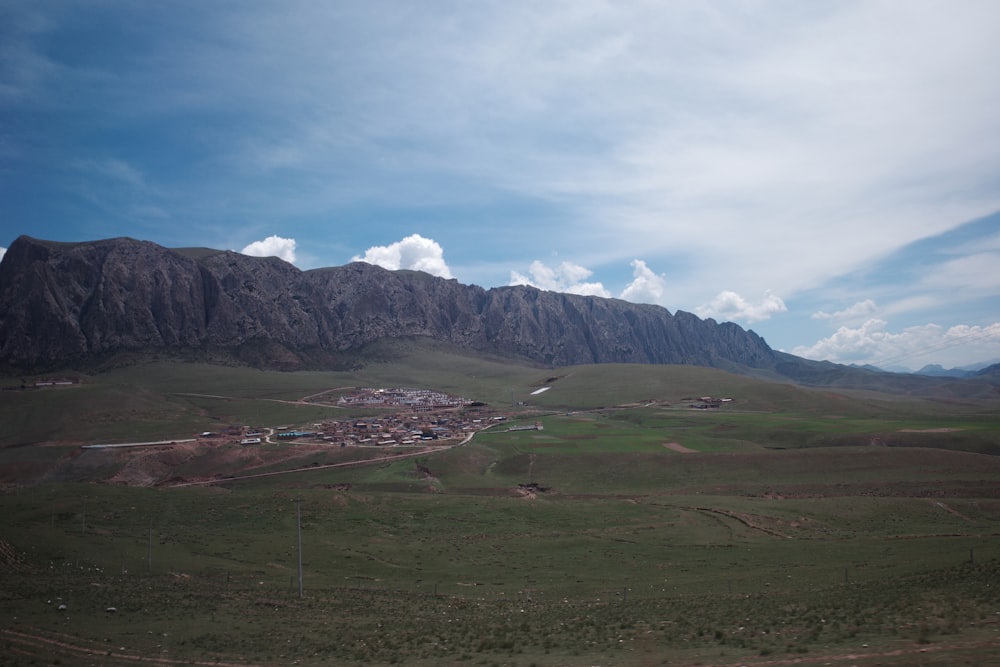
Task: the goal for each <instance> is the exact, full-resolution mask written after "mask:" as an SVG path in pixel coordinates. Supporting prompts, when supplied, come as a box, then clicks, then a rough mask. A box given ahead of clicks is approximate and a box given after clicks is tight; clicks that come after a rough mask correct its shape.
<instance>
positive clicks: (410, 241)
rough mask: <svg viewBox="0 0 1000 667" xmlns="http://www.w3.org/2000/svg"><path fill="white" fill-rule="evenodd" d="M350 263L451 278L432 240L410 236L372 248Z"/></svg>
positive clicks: (442, 252)
mask: <svg viewBox="0 0 1000 667" xmlns="http://www.w3.org/2000/svg"><path fill="white" fill-rule="evenodd" d="M351 261H352V262H368V263H369V264H375V265H376V266H381V267H382V268H385V269H389V270H391V271H396V270H399V269H410V270H413V271H423V272H425V273H429V274H431V275H432V276H438V277H439V278H451V277H452V275H451V270H450V269H449V268H448V265H447V264H446V263H445V261H444V250H442V249H441V246H440V245H439V244H438V243H437V242H436V241H434V240H433V239H427V238H424V237H423V236H421V235H420V234H411V235H409V236H407V237H406V238H405V239H403V240H401V241H396V242H395V243H391V244H389V245H387V246H372V247H371V248H368V250H366V251H365V254H364V256H357V255H356V256H354V257H353V258H351Z"/></svg>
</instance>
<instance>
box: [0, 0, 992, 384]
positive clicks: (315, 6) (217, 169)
mask: <svg viewBox="0 0 1000 667" xmlns="http://www.w3.org/2000/svg"><path fill="white" fill-rule="evenodd" d="M997 63H1000V3H997V2H995V0H960V1H959V2H953V1H946V0H938V1H931V2H929V1H924V0H908V1H907V2H899V1H898V0H892V1H881V0H861V1H854V0H838V1H837V2H827V1H822V2H800V1H798V0H789V1H781V0H775V1H756V0H726V1H722V0H720V1H717V2H716V1H712V0H671V1H669V2H660V1H655V2H653V1H649V2H646V1H639V0H636V1H630V0H619V1H611V0H608V1H598V0H548V1H546V2H535V1H524V0H504V1H503V2H499V1H496V2H495V1H492V0H481V1H477V2H464V1H461V0H454V1H450V0H429V1H428V2H422V3H414V2H408V1H402V0H363V1H360V0H359V1H353V0H343V1H339V2H336V3H332V2H330V3H317V2H312V1H311V0H283V1H282V2H280V3H277V2H263V1H260V0H243V1H241V2H228V1H223V0H220V1H217V2H204V1H203V0H198V1H197V2H192V1H188V0H173V1H172V2H125V1H118V0H72V1H69V0H46V2H37V1H35V0H0V248H3V249H5V248H7V247H9V245H10V243H11V242H13V240H14V239H15V238H17V237H18V236H19V235H21V234H27V235H29V236H33V237H35V238H42V239H48V240H56V241H88V240H96V239H103V238H112V237H119V236H129V237H132V238H138V239H143V240H148V241H153V242H155V243H158V244H161V245H164V246H167V247H191V246H199V247H211V248H219V249H231V250H235V251H238V252H243V253H246V254H251V255H264V256H267V255H275V256H278V257H281V258H283V259H285V260H287V261H289V262H291V263H293V264H295V265H296V266H298V267H299V268H300V269H303V270H308V269H312V268H318V267H324V266H338V265H342V264H346V263H348V262H351V261H358V260H360V261H367V262H371V263H375V264H379V265H382V266H385V267H387V268H391V269H395V268H412V269H419V270H423V271H427V272H428V273H432V274H434V275H438V276H442V277H446V278H454V279H456V280H458V281H460V282H462V283H466V284H475V285H480V286H482V287H486V288H490V287H499V286H504V285H511V284H525V285H534V286H536V287H539V288H541V289H546V290H555V291H562V292H572V293H579V294H588V295H595V296H602V297H613V298H620V299H625V300H628V301H633V302H637V303H653V304H658V305H661V306H664V307H666V308H667V309H669V310H670V311H671V312H676V311H678V310H683V311H688V312H692V313H695V314H697V315H699V316H701V317H711V318H714V319H715V320H717V321H732V322H735V323H737V324H739V325H741V326H743V327H745V328H749V329H753V330H754V331H755V332H756V333H758V334H760V335H761V336H763V337H764V339H765V340H766V341H767V342H768V343H769V344H770V345H771V346H772V347H773V348H775V349H779V350H783V351H786V352H791V353H793V354H797V355H800V356H805V357H808V358H812V359H828V360H831V361H835V362H839V363H859V364H864V363H870V364H875V365H879V366H882V367H886V368H900V369H902V368H906V369H912V370H915V369H918V368H920V367H922V366H924V365H926V364H940V365H942V366H944V367H946V368H952V367H960V366H965V365H969V364H975V363H980V362H995V361H1000V114H998V113H997V110H998V109H1000V76H998V75H997V71H996V70H997ZM0 252H2V250H0Z"/></svg>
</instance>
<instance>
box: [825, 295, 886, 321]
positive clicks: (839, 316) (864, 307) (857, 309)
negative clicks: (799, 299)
mask: <svg viewBox="0 0 1000 667" xmlns="http://www.w3.org/2000/svg"><path fill="white" fill-rule="evenodd" d="M876 310H878V306H877V305H875V302H874V301H872V300H871V299H865V300H864V301H858V302H857V303H856V304H854V305H853V306H851V307H849V308H845V309H844V310H838V311H837V312H835V313H827V312H824V311H822V310H820V311H817V312H815V313H813V314H812V318H813V319H814V320H832V321H835V322H843V321H851V320H857V319H859V318H867V317H869V316H871V314H872V313H874V312H875V311H876Z"/></svg>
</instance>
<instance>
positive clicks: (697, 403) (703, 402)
mask: <svg viewBox="0 0 1000 667" xmlns="http://www.w3.org/2000/svg"><path fill="white" fill-rule="evenodd" d="M681 400H682V401H694V403H690V404H688V407H689V408H695V409H696V410H708V409H710V408H721V407H722V404H723V403H732V402H733V399H732V398H716V397H715V396H699V397H698V398H691V397H690V396H688V397H685V398H682V399H681Z"/></svg>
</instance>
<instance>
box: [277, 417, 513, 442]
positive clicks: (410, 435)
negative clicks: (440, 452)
mask: <svg viewBox="0 0 1000 667" xmlns="http://www.w3.org/2000/svg"><path fill="white" fill-rule="evenodd" d="M500 419H501V420H502V419H506V418H505V417H501V418H500ZM491 423H495V418H494V419H481V418H474V417H471V416H465V415H459V414H456V413H454V412H451V413H433V414H429V413H426V412H421V413H420V414H419V416H418V415H417V414H413V413H406V414H402V413H400V414H395V413H394V414H387V415H383V416H380V417H368V418H364V419H346V420H341V421H325V422H322V423H319V424H314V425H313V426H314V427H315V428H316V431H315V432H303V431H279V432H278V434H277V437H278V438H279V439H281V440H298V439H305V440H311V441H315V442H325V443H328V444H331V445H335V446H336V445H339V446H340V447H347V446H352V445H354V446H378V447H398V446H408V445H421V444H423V445H426V444H432V442H433V441H435V440H446V441H455V440H461V439H463V438H465V437H466V436H467V435H468V434H469V433H471V432H473V431H478V430H480V429H482V428H484V427H485V426H488V425H489V424H491Z"/></svg>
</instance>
